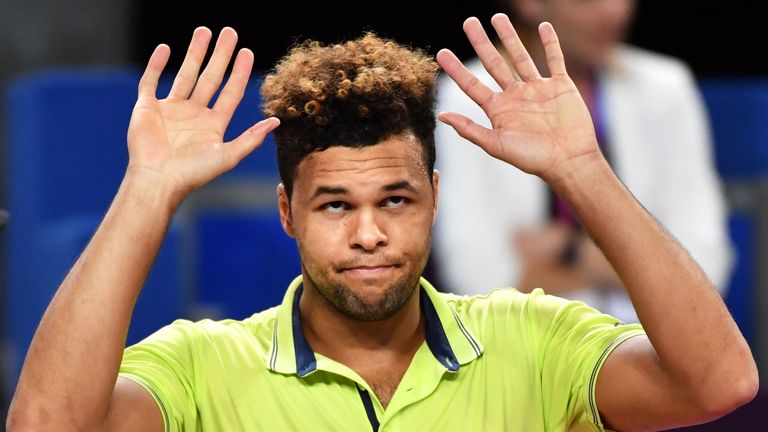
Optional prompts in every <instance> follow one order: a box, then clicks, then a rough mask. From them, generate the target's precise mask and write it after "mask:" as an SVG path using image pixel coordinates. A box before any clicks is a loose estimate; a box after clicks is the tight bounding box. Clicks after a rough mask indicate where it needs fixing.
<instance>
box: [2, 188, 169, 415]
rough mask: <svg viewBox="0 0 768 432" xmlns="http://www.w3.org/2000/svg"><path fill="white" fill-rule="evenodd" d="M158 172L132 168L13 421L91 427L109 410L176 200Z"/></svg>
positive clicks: (36, 344) (56, 318)
mask: <svg viewBox="0 0 768 432" xmlns="http://www.w3.org/2000/svg"><path fill="white" fill-rule="evenodd" d="M146 174H149V176H147V175H146ZM152 175H154V174H153V173H139V174H136V173H129V174H127V175H126V177H125V179H124V181H123V183H122V185H121V187H120V190H119V191H118V193H117V195H116V197H115V199H114V201H113V203H112V205H111V207H110V209H109V211H108V212H107V214H106V216H105V218H104V221H103V222H102V224H101V226H100V227H99V229H98V230H97V232H96V234H95V235H94V236H93V238H92V239H91V241H90V243H89V245H88V247H87V248H86V249H85V251H84V252H83V253H82V255H81V256H80V258H79V259H78V260H77V262H76V263H75V265H74V267H73V268H72V270H71V271H70V272H69V274H68V275H67V277H66V278H65V279H64V281H63V283H62V284H61V286H60V288H59V289H58V291H57V293H56V295H55V296H54V298H53V300H52V301H51V304H50V305H49V306H48V309H47V310H46V312H45V315H44V316H43V319H42V321H41V323H40V325H39V327H38V329H37V332H36V333H35V337H34V339H33V341H32V344H31V346H30V349H29V353H28V354H27V358H26V360H25V363H24V367H23V370H22V373H21V377H20V378H19V384H18V387H17V390H16V394H15V396H14V401H13V403H12V406H11V411H10V412H9V424H14V423H18V424H22V425H34V426H43V427H55V428H57V429H58V430H69V429H77V430H83V429H86V428H88V427H89V426H93V425H94V424H98V422H99V420H100V419H101V418H103V416H104V415H105V414H106V411H107V408H108V406H109V400H110V397H111V395H112V391H113V388H114V385H115V380H116V378H117V371H118V368H119V365H120V361H121V358H122V353H123V349H124V345H125V339H126V334H127V331H128V325H129V323H130V317H131V312H132V310H133V307H134V305H135V302H136V298H137V295H138V293H139V291H140V288H141V285H142V284H143V282H144V279H145V278H146V276H147V274H148V272H149V269H150V267H151V265H152V262H153V260H154V258H155V256H156V254H157V251H158V249H159V247H160V245H161V243H162V240H163V237H164V234H165V231H166V229H167V226H168V223H169V221H170V219H171V216H172V213H173V210H174V209H175V207H176V202H175V199H174V197H173V196H171V194H170V193H169V192H168V191H167V190H166V189H165V188H163V187H162V186H161V185H162V182H160V181H154V180H157V179H153V178H152V177H151V176H152ZM22 429H23V428H22Z"/></svg>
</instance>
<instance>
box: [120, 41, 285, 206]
mask: <svg viewBox="0 0 768 432" xmlns="http://www.w3.org/2000/svg"><path fill="white" fill-rule="evenodd" d="M210 39H211V33H210V30H208V29H207V28H204V27H201V28H198V29H197V30H195V33H194V35H193V37H192V41H191V42H190V45H189V49H188V51H187V55H186V57H185V59H184V62H183V64H182V66H181V68H180V70H179V73H178V75H177V76H176V79H175V80H174V83H173V86H172V88H171V91H170V92H169V94H168V97H167V98H165V99H162V100H158V99H157V98H156V96H155V93H156V91H157V83H158V80H159V77H160V74H161V73H162V70H163V68H164V67H165V65H166V63H167V61H168V57H169V54H170V50H169V48H168V47H167V46H165V45H160V46H158V47H157V48H156V49H155V52H154V53H153V54H152V57H151V58H150V60H149V63H148V65H147V68H146V70H145V72H144V75H143V76H142V79H141V82H140V83H139V96H138V100H137V101H136V105H135V107H134V110H133V115H132V117H131V124H130V127H129V128H128V150H129V154H130V161H129V165H128V169H129V170H143V171H151V172H153V173H154V174H159V176H158V178H159V179H161V180H160V181H166V182H168V183H169V185H170V186H171V187H172V188H173V189H174V190H175V191H177V192H178V193H179V194H180V195H181V196H182V197H183V196H184V195H186V194H187V193H188V192H190V191H191V190H193V189H195V188H197V187H200V186H202V185H203V184H205V183H207V182H209V181H210V180H212V179H213V178H215V177H217V176H218V175H220V174H222V173H224V172H226V171H227V170H229V169H231V168H232V167H234V166H235V165H236V164H237V163H238V162H239V161H240V160H241V159H242V158H244V157H245V156H246V155H247V154H248V153H250V152H251V151H253V150H254V149H255V148H256V147H258V146H259V145H260V144H261V143H262V142H263V140H264V137H265V136H266V135H267V134H268V133H269V132H270V131H271V130H272V129H274V128H275V127H277V125H278V124H279V122H278V121H277V120H276V119H274V118H271V119H266V120H264V121H262V122H259V123H257V124H256V125H255V126H254V127H252V128H250V129H249V130H247V131H245V132H244V133H243V134H242V135H240V136H239V137H237V138H236V139H235V140H233V141H231V142H228V143H225V142H224V141H223V137H224V131H225V130H226V128H227V125H228V124H229V121H230V119H231V118H232V115H233V113H234V111H235V109H236V108H237V105H238V104H239V103H240V100H241V99H242V97H243V93H244V91H245V86H246V84H247V83H248V78H249V76H250V73H251V68H252V66H253V53H252V52H251V51H250V50H247V49H243V50H240V52H239V53H238V55H237V58H236V59H235V62H234V65H233V67H232V73H231V75H230V78H229V79H228V80H227V83H226V84H225V85H224V87H223V89H222V90H221V93H220V94H219V96H218V98H217V99H216V103H215V104H214V105H213V106H212V107H210V108H209V104H210V101H211V99H212V98H213V96H214V95H215V93H216V91H217V90H218V88H219V86H220V85H221V82H222V80H223V77H224V73H225V72H226V69H227V65H228V64H229V62H230V60H231V57H232V53H233V51H234V47H235V44H236V43H237V34H236V33H235V31H234V30H232V29H231V28H225V29H224V30H222V32H221V35H220V36H219V39H218V41H217V43H216V47H215V49H214V52H213V54H212V55H211V60H210V61H209V62H208V64H207V65H206V68H205V70H203V72H202V73H200V74H199V76H198V73H199V70H200V66H201V64H202V61H203V59H204V57H205V53H206V51H207V48H208V43H209V41H210Z"/></svg>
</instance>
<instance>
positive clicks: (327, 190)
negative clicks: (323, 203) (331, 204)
mask: <svg viewBox="0 0 768 432" xmlns="http://www.w3.org/2000/svg"><path fill="white" fill-rule="evenodd" d="M347 193H349V191H348V190H347V189H345V188H343V187H329V186H318V187H317V189H315V193H313V194H312V196H311V197H310V198H309V200H310V201H312V200H314V199H315V198H317V197H319V196H321V195H346V194H347Z"/></svg>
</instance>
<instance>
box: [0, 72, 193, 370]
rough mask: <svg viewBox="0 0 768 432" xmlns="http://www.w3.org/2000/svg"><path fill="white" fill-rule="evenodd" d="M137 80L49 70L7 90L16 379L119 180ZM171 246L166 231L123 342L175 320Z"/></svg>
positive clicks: (10, 324)
mask: <svg viewBox="0 0 768 432" xmlns="http://www.w3.org/2000/svg"><path fill="white" fill-rule="evenodd" d="M138 78H139V73H138V71H136V70H97V71H54V72H46V73H39V74H34V75H30V76H27V77H24V78H22V79H20V80H17V81H15V82H13V83H11V85H10V86H9V89H8V96H7V99H6V101H5V110H6V113H7V132H8V139H7V141H6V142H7V156H8V158H7V175H8V178H7V184H8V195H9V196H8V198H9V208H8V210H9V213H10V219H9V223H8V225H7V226H6V230H7V232H6V233H5V240H6V242H7V243H6V258H7V261H6V266H5V267H6V281H5V283H4V284H3V285H4V287H5V295H4V300H5V302H6V304H5V311H6V314H5V317H4V320H5V329H6V337H7V339H8V341H9V342H10V345H11V346H12V348H13V351H14V353H15V358H14V364H13V366H12V369H13V372H14V373H15V374H17V373H18V371H19V367H20V365H21V362H22V359H23V356H24V355H25V353H26V351H27V347H28V346H29V343H30V341H31V339H32V335H33V334H34V331H35V329H36V327H37V324H38V322H39V320H40V318H41V316H42V314H43V311H44V310H45V308H46V306H47V304H48V302H49V301H50V299H51V296H52V295H53V293H54V292H55V290H56V288H57V287H58V285H59V284H60V283H61V281H62V279H63V277H64V276H65V274H66V272H67V271H68V269H69V268H70V267H71V266H72V264H73V263H74V262H75V260H76V258H77V256H78V255H79V253H80V252H81V251H82V249H83V247H84V246H85V244H86V243H87V241H88V239H89V238H90V236H91V235H92V233H93V232H94V230H95V228H96V226H97V224H98V223H99V221H100V219H101V218H102V216H103V214H104V212H105V211H106V209H107V207H108V206H109V203H110V201H111V199H112V197H113V196H114V194H115V192H116V191H117V188H118V185H119V184H120V180H121V178H122V176H123V173H124V171H125V167H126V165H127V160H128V159H127V148H126V143H125V136H126V130H127V127H128V122H129V119H130V115H131V110H132V107H133V102H134V100H135V97H136V85H137V83H138ZM178 243H179V242H178V229H177V228H176V227H172V228H171V229H170V233H169V236H168V239H167V240H166V242H165V245H164V246H163V249H162V251H161V252H160V255H159V257H158V260H157V263H156V265H155V267H154V270H153V272H152V274H151V276H150V277H149V279H148V280H147V283H146V285H145V290H144V292H143V293H142V294H141V296H140V300H139V303H138V305H137V307H136V309H135V313H134V317H135V318H134V320H133V322H132V325H131V329H130V332H129V342H131V343H132V342H135V341H137V340H139V339H141V338H143V337H145V336H146V335H148V334H149V333H150V332H151V331H152V330H154V329H157V328H158V327H160V326H161V325H163V324H166V323H168V322H170V321H171V320H172V319H174V318H176V317H178V316H179V315H180V314H181V301H180V299H181V298H182V296H181V294H180V286H179V280H180V278H179V270H178V265H177V261H178V260H177V258H176V255H177V251H176V250H177V249H178ZM12 379H15V376H14V377H12Z"/></svg>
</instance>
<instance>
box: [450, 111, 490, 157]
mask: <svg viewBox="0 0 768 432" xmlns="http://www.w3.org/2000/svg"><path fill="white" fill-rule="evenodd" d="M437 118H438V119H439V120H440V121H441V122H443V123H445V124H447V125H448V126H451V127H452V128H453V129H454V130H455V131H456V132H457V133H458V134H459V135H461V137H462V138H465V139H467V140H469V141H471V142H472V143H474V144H475V145H477V146H479V147H480V148H482V149H483V150H485V151H486V152H487V151H488V149H487V147H488V143H490V142H491V135H492V133H493V132H492V131H491V130H490V129H488V128H485V127H482V126H480V125H479V124H477V123H475V122H474V121H472V120H470V119H469V118H468V117H465V116H463V115H461V114H456V113H452V112H441V113H440V114H439V115H438V116H437Z"/></svg>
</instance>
